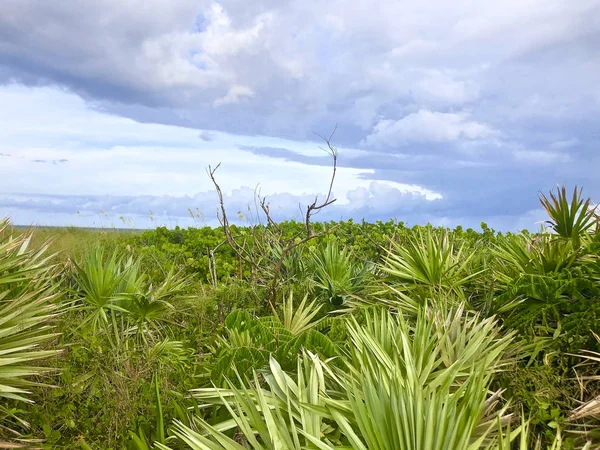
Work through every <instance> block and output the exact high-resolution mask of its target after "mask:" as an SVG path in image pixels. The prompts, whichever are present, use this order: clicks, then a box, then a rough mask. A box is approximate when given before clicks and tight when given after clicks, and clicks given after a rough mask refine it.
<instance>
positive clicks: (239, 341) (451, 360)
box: [0, 188, 600, 450]
mask: <svg viewBox="0 0 600 450" xmlns="http://www.w3.org/2000/svg"><path fill="white" fill-rule="evenodd" d="M540 200H541V203H542V205H543V207H544V208H545V209H546V211H547V213H548V215H549V217H548V222H547V224H545V226H544V227H542V229H541V230H540V232H539V233H535V234H532V233H528V232H521V233H518V234H512V233H508V234H502V233H496V232H495V231H494V230H491V229H489V228H488V227H487V226H485V224H482V230H481V231H475V230H472V229H468V230H463V229H462V228H460V227H459V228H457V229H454V230H449V229H443V228H434V227H431V226H423V227H413V228H408V227H406V226H404V224H402V223H396V222H392V221H390V222H387V223H382V222H377V223H374V224H372V223H366V222H363V223H354V222H352V221H348V222H340V223H320V224H319V223H317V224H314V225H313V229H311V230H310V231H309V232H310V233H313V234H312V235H311V237H314V236H317V237H315V238H311V239H304V238H302V236H303V233H304V228H305V224H303V223H297V222H285V223H280V224H275V223H271V224H270V225H268V226H255V227H237V228H236V227H235V226H233V225H232V226H231V227H230V228H229V229H223V228H217V229H211V228H201V229H187V230H183V229H179V228H177V229H174V230H168V229H165V228H159V229H156V230H152V231H146V232H143V233H135V232H131V233H122V232H117V231H113V230H106V231H98V232H91V231H83V230H82V231H76V230H59V231H56V232H52V233H50V234H54V235H56V236H58V237H57V239H56V240H55V241H54V242H53V243H52V242H45V240H44V242H42V241H40V235H43V234H44V233H45V232H44V231H43V230H38V231H33V232H22V231H19V230H17V229H14V228H12V227H11V226H10V224H9V223H8V221H3V222H2V223H1V225H0V397H1V398H2V403H0V436H1V437H2V439H0V441H4V442H3V443H0V447H2V448H19V447H29V448H31V447H33V448H83V449H90V448H91V449H123V448H127V449H137V450H143V449H151V448H155V449H184V448H191V449H221V448H225V449H243V448H253V449H301V448H302V449H304V448H307V449H333V448H353V449H370V450H376V449H381V450H388V449H407V450H414V449H423V450H429V449H480V448H481V449H499V450H504V449H511V448H519V449H533V448H540V449H542V448H543V449H545V448H552V449H560V448H562V449H574V448H596V447H598V445H600V384H599V380H600V370H599V369H600V364H599V363H600V338H599V337H598V336H597V335H596V334H595V333H600V330H599V326H598V324H599V323H600V322H599V320H600V227H599V226H598V220H599V218H598V216H597V215H596V213H595V212H594V210H592V208H591V206H590V205H591V203H590V201H589V200H587V201H584V200H583V198H582V196H581V191H578V190H575V191H574V192H573V193H572V194H571V193H568V192H567V191H566V189H564V188H563V189H559V190H558V191H556V192H554V193H552V194H551V195H550V196H549V197H546V196H541V198H540ZM227 232H229V233H230V235H229V236H234V237H235V239H236V242H238V243H243V244H240V246H238V247H235V246H231V245H229V243H228V240H227V238H228V236H227ZM42 237H44V236H42ZM290 243H292V244H291V245H290ZM11 446H12V447H11Z"/></svg>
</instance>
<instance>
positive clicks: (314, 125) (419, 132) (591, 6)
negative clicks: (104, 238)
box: [0, 0, 600, 230]
mask: <svg viewBox="0 0 600 450" xmlns="http://www.w3.org/2000/svg"><path fill="white" fill-rule="evenodd" d="M374 5H375V4H374V3H373V2H370V1H362V0H360V1H359V0H356V1H352V2H341V1H339V0H332V1H329V2H317V1H314V0H303V1H283V0H279V1H273V0H257V1H253V2H245V1H240V0H222V1H220V2H214V1H197V0H196V1H191V0H172V1H169V2H166V1H159V0H145V1H141V0H128V1H121V0H105V1H102V2H97V1H93V0H82V1H79V2H77V4H76V5H75V4H73V3H72V2H39V1H35V0H4V1H3V8H2V9H3V10H2V14H0V136H2V138H1V139H0V215H10V216H11V217H12V218H13V220H14V222H16V223H20V224H42V225H88V226H89V225H96V226H110V224H113V225H115V226H133V224H135V226H138V227H147V226H154V225H157V224H166V225H171V226H172V225H176V224H178V225H182V226H187V225H191V224H196V225H199V224H208V225H215V224H216V219H215V212H216V208H217V198H216V194H215V192H214V190H213V189H212V186H211V183H210V180H209V179H208V177H207V175H206V172H205V169H206V167H207V166H208V165H213V166H214V165H216V164H217V163H219V162H221V163H222V166H221V168H220V169H219V172H218V177H219V180H220V182H221V184H222V187H223V189H224V191H225V194H226V201H227V204H228V206H229V208H230V211H231V213H232V214H234V215H236V214H237V211H243V212H244V214H245V215H246V216H248V217H252V216H253V214H252V213H251V212H249V211H248V206H250V207H251V208H252V206H253V205H254V196H255V192H256V190H257V189H258V190H259V191H260V192H261V193H262V194H263V195H266V196H267V197H268V199H269V201H270V202H271V204H272V210H273V211H275V214H276V216H277V217H278V218H280V219H282V218H294V217H299V216H300V212H299V205H305V204H306V203H307V202H309V201H311V200H312V199H313V198H314V196H315V195H319V194H320V195H323V194H324V193H325V191H326V190H327V186H328V177H329V173H330V169H329V164H330V161H329V160H328V158H327V157H326V155H325V154H324V153H323V151H322V150H320V149H319V145H320V142H319V139H318V138H317V137H316V135H315V133H319V134H327V133H328V132H330V131H331V130H332V129H333V127H334V126H335V124H336V123H337V124H338V129H337V132H336V134H335V139H334V140H335V142H336V143H337V145H338V147H339V148H340V159H339V171H338V177H337V180H336V184H335V186H334V193H335V196H336V197H337V198H338V201H337V202H336V204H334V205H333V206H332V207H330V208H329V209H328V210H326V211H323V213H322V214H321V215H320V217H319V218H320V219H327V220H329V219H333V220H337V219H348V218H350V217H352V218H355V219H360V218H363V217H364V218H366V219H368V220H376V219H382V220H387V219H389V218H392V217H394V218H397V219H398V220H403V221H405V222H408V223H425V222H432V223H434V224H442V225H448V226H455V225H458V224H462V225H464V226H473V227H475V226H477V225H478V224H479V223H480V222H481V221H486V222H488V223H489V224H491V225H492V226H494V227H496V228H497V229H506V230H509V229H510V230H516V229H520V228H536V225H535V223H536V222H537V221H539V220H542V219H543V218H544V214H543V212H542V211H540V208H539V204H538V202H537V193H538V191H540V190H542V191H547V190H549V189H551V188H552V187H554V186H556V185H557V184H560V183H566V184H568V185H569V186H574V185H575V184H578V185H580V186H583V187H584V190H585V192H586V193H587V194H588V195H589V196H592V197H593V198H596V199H598V198H600V177H598V168H599V167H600V154H599V153H598V149H600V146H599V145H598V144H599V143H600V126H599V123H600V53H599V52H598V50H597V49H598V46H599V45H600V0H578V1H576V2H573V1H568V0H551V1H548V0H518V1H517V0H507V1H504V2H492V1H481V0H479V1H475V0H457V1H454V2H445V1H442V0H428V1H421V2H398V1H392V0H382V1H380V2H377V3H376V7H374ZM188 209H192V211H195V212H200V218H195V219H192V218H191V217H190V215H189V211H188ZM150 211H152V214H151V213H150ZM124 222H125V223H124Z"/></svg>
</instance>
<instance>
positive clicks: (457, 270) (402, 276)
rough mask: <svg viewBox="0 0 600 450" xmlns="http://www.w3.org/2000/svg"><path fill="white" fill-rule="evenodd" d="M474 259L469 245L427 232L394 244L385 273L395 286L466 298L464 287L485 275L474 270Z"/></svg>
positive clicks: (383, 268) (385, 263) (386, 257)
mask: <svg viewBox="0 0 600 450" xmlns="http://www.w3.org/2000/svg"><path fill="white" fill-rule="evenodd" d="M473 255H474V253H473V252H469V251H468V249H467V247H466V245H465V244H463V245H461V246H459V247H456V246H455V245H454V242H453V240H452V237H451V236H450V235H448V233H447V232H442V233H436V232H434V231H433V230H431V229H429V228H427V229H426V231H421V230H419V231H418V232H417V233H416V236H415V237H414V239H411V240H410V241H406V242H403V243H398V242H393V243H392V246H391V248H390V250H388V251H387V255H385V256H384V262H383V265H382V266H381V270H382V271H383V272H384V273H385V274H386V275H388V276H389V278H390V281H391V282H392V283H394V284H396V285H400V286H403V287H404V288H405V289H407V290H410V291H416V292H417V293H419V294H422V293H425V294H426V295H427V294H431V293H437V294H441V293H444V294H447V293H452V294H455V295H461V296H462V289H461V288H462V286H463V285H465V284H466V283H467V282H469V280H471V279H473V278H475V277H477V276H478V275H480V274H481V273H482V270H477V269H475V270H473V268H472V267H470V263H471V260H472V258H473Z"/></svg>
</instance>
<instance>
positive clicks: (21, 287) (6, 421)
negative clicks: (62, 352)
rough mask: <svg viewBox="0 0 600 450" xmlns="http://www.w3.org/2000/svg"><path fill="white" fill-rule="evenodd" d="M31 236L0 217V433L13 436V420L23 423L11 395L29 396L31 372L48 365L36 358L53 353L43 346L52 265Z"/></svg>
mask: <svg viewBox="0 0 600 450" xmlns="http://www.w3.org/2000/svg"><path fill="white" fill-rule="evenodd" d="M30 242H31V234H30V233H24V234H14V233H13V232H12V229H11V228H10V225H9V223H8V221H6V220H3V221H0V400H1V402H0V436H7V437H9V438H14V439H17V440H18V439H19V438H20V437H21V435H20V434H19V432H18V431H17V429H15V427H14V426H13V425H17V426H21V425H25V426H26V425H27V423H26V422H25V421H24V420H23V419H22V418H21V417H20V415H19V414H18V412H19V409H18V407H17V406H16V405H17V403H15V402H14V401H21V402H29V401H30V399H29V397H28V394H29V393H30V392H29V390H30V389H31V388H32V387H33V386H36V385H39V384H40V382H35V381H33V380H32V376H34V375H41V374H44V373H46V372H49V371H51V370H52V368H51V367H49V366H44V365H42V364H41V362H42V361H43V360H44V359H46V358H48V357H50V356H52V355H54V354H55V353H56V351H55V350H51V349H45V348H44V347H43V345H44V344H45V343H47V342H48V341H49V340H51V339H52V338H53V337H54V336H55V333H54V332H53V328H52V320H53V318H54V317H55V315H56V313H57V308H56V302H55V300H56V298H57V295H58V294H57V293H56V292H55V290H54V289H53V286H52V277H53V275H54V271H53V269H54V267H53V265H52V264H51V263H50V262H49V261H50V259H49V257H48V256H47V255H46V254H45V252H46V247H47V246H43V247H42V248H39V249H31V248H30ZM2 445H12V446H15V447H17V446H20V445H19V444H17V443H15V442H14V441H13V442H12V444H8V443H6V442H5V443H2V442H0V446H2Z"/></svg>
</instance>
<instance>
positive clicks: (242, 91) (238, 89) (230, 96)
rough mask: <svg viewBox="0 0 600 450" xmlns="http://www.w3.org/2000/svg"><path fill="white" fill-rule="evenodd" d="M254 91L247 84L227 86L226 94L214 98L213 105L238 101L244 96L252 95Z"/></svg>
mask: <svg viewBox="0 0 600 450" xmlns="http://www.w3.org/2000/svg"><path fill="white" fill-rule="evenodd" d="M253 96H254V91H253V90H252V89H250V88H249V87H247V86H240V85H235V86H231V87H230V88H229V91H228V92H227V95H225V96H224V97H221V98H218V99H216V100H215V106H222V105H229V104H232V103H239V102H240V101H241V100H242V99H243V98H245V97H253Z"/></svg>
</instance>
